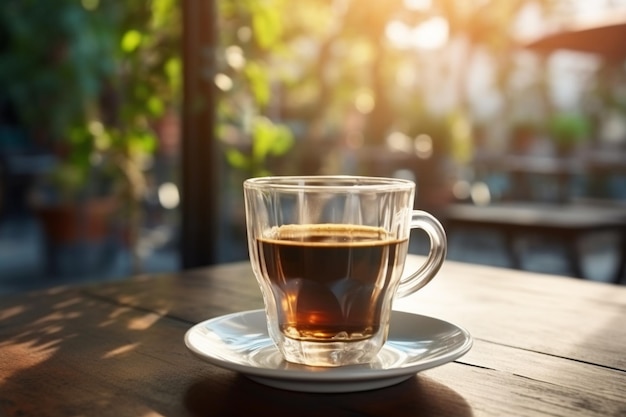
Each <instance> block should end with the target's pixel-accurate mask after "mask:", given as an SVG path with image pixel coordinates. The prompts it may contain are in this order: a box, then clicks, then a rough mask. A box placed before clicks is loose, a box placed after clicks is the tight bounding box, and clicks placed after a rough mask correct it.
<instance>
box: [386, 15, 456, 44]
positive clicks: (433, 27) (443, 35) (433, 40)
mask: <svg viewBox="0 0 626 417" xmlns="http://www.w3.org/2000/svg"><path fill="white" fill-rule="evenodd" d="M449 32H450V28H449V26H448V21H447V20H446V19H445V18H443V17H441V16H434V17H431V18H430V19H428V20H426V21H424V22H422V23H421V24H419V25H418V26H415V27H410V26H408V25H407V24H406V23H404V22H401V21H398V20H393V21H391V22H389V23H388V24H387V27H386V28H385V35H386V36H387V38H388V39H389V41H391V43H392V44H394V46H395V47H396V48H399V49H411V48H413V49H418V50H420V49H427V50H435V49H439V48H441V47H443V46H444V45H445V44H446V43H447V42H448V38H449V35H450V33H449Z"/></svg>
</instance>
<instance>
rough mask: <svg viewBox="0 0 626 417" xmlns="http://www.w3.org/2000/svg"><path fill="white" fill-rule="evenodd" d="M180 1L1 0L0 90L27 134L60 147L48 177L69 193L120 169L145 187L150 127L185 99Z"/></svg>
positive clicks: (74, 193)
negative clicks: (0, 51)
mask: <svg viewBox="0 0 626 417" xmlns="http://www.w3.org/2000/svg"><path fill="white" fill-rule="evenodd" d="M178 6H179V5H178V2H176V1H173V0H151V1H148V2H147V1H143V0H128V1H124V2H111V1H98V0H54V1H39V0H4V1H3V2H0V34H1V35H4V37H5V38H6V39H7V40H8V41H7V43H6V45H3V46H4V48H5V49H6V51H5V52H6V53H3V54H1V55H0V91H2V92H4V94H5V95H7V96H8V97H7V98H8V99H10V100H11V101H12V102H13V103H15V105H16V107H17V110H18V114H19V116H20V119H21V122H22V123H23V124H24V125H25V126H26V127H27V129H28V130H29V133H30V135H31V137H35V138H38V139H39V142H43V143H45V144H47V145H48V146H50V147H51V148H53V149H61V150H62V152H61V155H62V159H63V161H62V164H61V166H59V168H58V170H57V171H58V172H53V173H52V175H51V179H52V180H51V181H50V182H51V183H52V184H55V185H56V186H57V187H59V188H60V189H62V190H63V191H62V192H61V193H60V194H61V195H62V196H63V197H65V198H70V196H74V197H75V196H77V195H80V194H84V193H85V190H84V188H85V187H86V186H88V185H90V184H89V183H90V181H92V180H93V178H94V175H93V172H94V171H97V172H104V171H106V172H107V173H109V174H111V173H113V172H115V171H117V172H118V174H117V175H116V177H117V178H118V179H122V180H123V181H122V182H125V183H126V187H130V188H133V187H141V181H137V178H140V177H141V169H142V165H143V161H144V160H145V159H146V157H147V156H148V155H150V154H152V153H154V151H155V149H156V146H157V140H156V135H155V133H154V132H153V129H152V126H153V125H154V122H155V121H157V120H158V119H159V118H160V117H162V116H163V115H164V114H165V113H166V112H168V111H176V109H177V107H178V105H179V100H180V94H181V91H180V90H181V86H182V70H181V68H182V64H181V59H180V48H179V41H180V29H181V28H180V25H181V22H180V20H181V19H180V11H179V9H178ZM42 136H43V140H41V137H42ZM116 167H117V169H115V168H116ZM131 171H133V172H134V173H133V174H131ZM130 177H133V178H134V179H133V180H131V178H130ZM129 194H132V195H139V193H136V192H134V191H130V192H129Z"/></svg>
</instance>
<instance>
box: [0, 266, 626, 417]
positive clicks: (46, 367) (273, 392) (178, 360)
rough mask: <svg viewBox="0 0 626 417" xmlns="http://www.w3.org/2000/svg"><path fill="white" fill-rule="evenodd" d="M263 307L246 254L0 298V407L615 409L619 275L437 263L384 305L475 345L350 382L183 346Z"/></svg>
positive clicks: (619, 391)
mask: <svg viewBox="0 0 626 417" xmlns="http://www.w3.org/2000/svg"><path fill="white" fill-rule="evenodd" d="M420 260H421V258H418V257H415V256H411V257H410V260H409V262H411V263H413V262H418V261H420ZM261 306H262V301H261V296H260V292H259V290H258V288H257V286H256V283H255V282H254V279H253V278H252V275H251V271H250V268H249V266H248V264H247V263H237V264H230V265H223V266H217V267H212V268H207V269H201V270H193V271H188V272H181V273H178V274H170V275H164V276H158V277H155V276H138V277H135V278H132V279H128V280H124V281H120V282H113V283H105V284H96V285H91V286H83V287H60V288H54V289H50V290H45V291H40V292H33V293H26V294H22V295H15V296H8V297H4V298H1V299H0V415H2V416H38V417H45V416H142V417H153V416H254V415H267V416H366V415H367V416H416V415H420V416H421V415H423V416H460V417H463V416H538V415H551V416H567V417H571V416H602V417H606V416H624V415H626V325H625V323H626V288H624V287H621V286H617V285H612V284H602V283H595V282H589V281H581V280H575V279H572V278H565V277H554V276H548V275H539V274H534V273H528V272H523V271H516V270H507V269H499V268H493V267H485V266H478V265H467V264H462V263H455V262H451V261H448V262H446V263H445V264H444V267H443V268H442V270H441V272H440V275H439V276H438V277H437V278H436V279H435V280H434V281H433V282H432V283H431V284H429V285H428V286H427V287H426V288H424V289H423V290H422V291H420V292H418V293H417V294H414V295H413V296H410V297H408V298H405V299H402V300H399V301H398V302H397V304H396V306H395V308H396V309H398V310H404V311H410V312H415V313H419V314H425V315H430V316H434V317H438V318H441V319H443V320H447V321H450V322H452V323H454V324H457V325H460V326H463V327H465V328H466V329H468V330H469V332H470V333H471V334H472V336H473V338H474V346H473V347H472V349H471V350H470V352H469V353H467V354H466V355H465V356H463V357H461V358H460V359H458V360H456V361H455V362H451V363H448V364H445V365H442V366H440V367H437V368H434V369H430V370H426V371H423V372H421V373H419V374H417V375H416V376H415V377H414V378H411V379H409V380H407V381H405V382H402V383H400V384H399V385H395V386H392V387H389V388H384V389H380V390H375V391H367V392H360V393H349V394H307V393H299V392H291V391H283V390H279V389H274V388H269V387H266V386H264V385H259V384H257V383H255V382H253V381H251V380H249V379H247V378H246V377H244V376H241V375H238V374H236V373H234V372H231V371H228V370H224V369H221V368H218V367H215V366H213V365H210V364H208V363H205V362H203V361H201V360H200V359H198V358H197V357H195V356H193V355H192V354H191V353H190V352H189V351H188V350H187V348H186V347H185V345H184V343H183V336H184V334H185V332H186V331H187V330H188V329H189V328H190V327H191V326H192V325H193V324H194V323H197V322H200V321H203V320H205V319H207V318H211V317H216V316H219V315H222V314H226V313H231V312H236V311H241V310H248V309H256V308H259V307H261Z"/></svg>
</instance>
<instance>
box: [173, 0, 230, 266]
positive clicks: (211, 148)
mask: <svg viewBox="0 0 626 417" xmlns="http://www.w3.org/2000/svg"><path fill="white" fill-rule="evenodd" d="M181 5H182V8H183V62H184V73H183V74H184V75H183V77H184V87H183V94H184V102H183V140H182V183H181V194H182V208H181V215H182V230H181V236H180V237H181V244H180V248H181V252H182V253H181V259H182V267H183V268H184V269H188V268H195V267H199V266H204V265H211V264H214V263H217V262H218V259H217V256H218V255H217V254H218V251H217V247H218V238H219V228H218V225H219V216H220V200H221V196H220V190H219V188H220V187H219V184H220V182H219V175H220V169H219V162H218V161H219V158H218V147H217V140H216V138H215V107H216V91H215V84H214V82H213V78H214V75H215V50H216V47H217V44H218V31H217V10H216V5H215V0H184V1H182V2H181Z"/></svg>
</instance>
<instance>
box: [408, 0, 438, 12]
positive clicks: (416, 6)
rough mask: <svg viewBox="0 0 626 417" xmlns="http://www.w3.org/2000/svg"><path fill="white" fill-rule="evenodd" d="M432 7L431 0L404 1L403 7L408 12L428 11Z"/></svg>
mask: <svg viewBox="0 0 626 417" xmlns="http://www.w3.org/2000/svg"><path fill="white" fill-rule="evenodd" d="M432 6H433V0H404V7H406V8H407V9H408V10H419V11H425V10H429V9H430V8H431V7H432Z"/></svg>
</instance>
